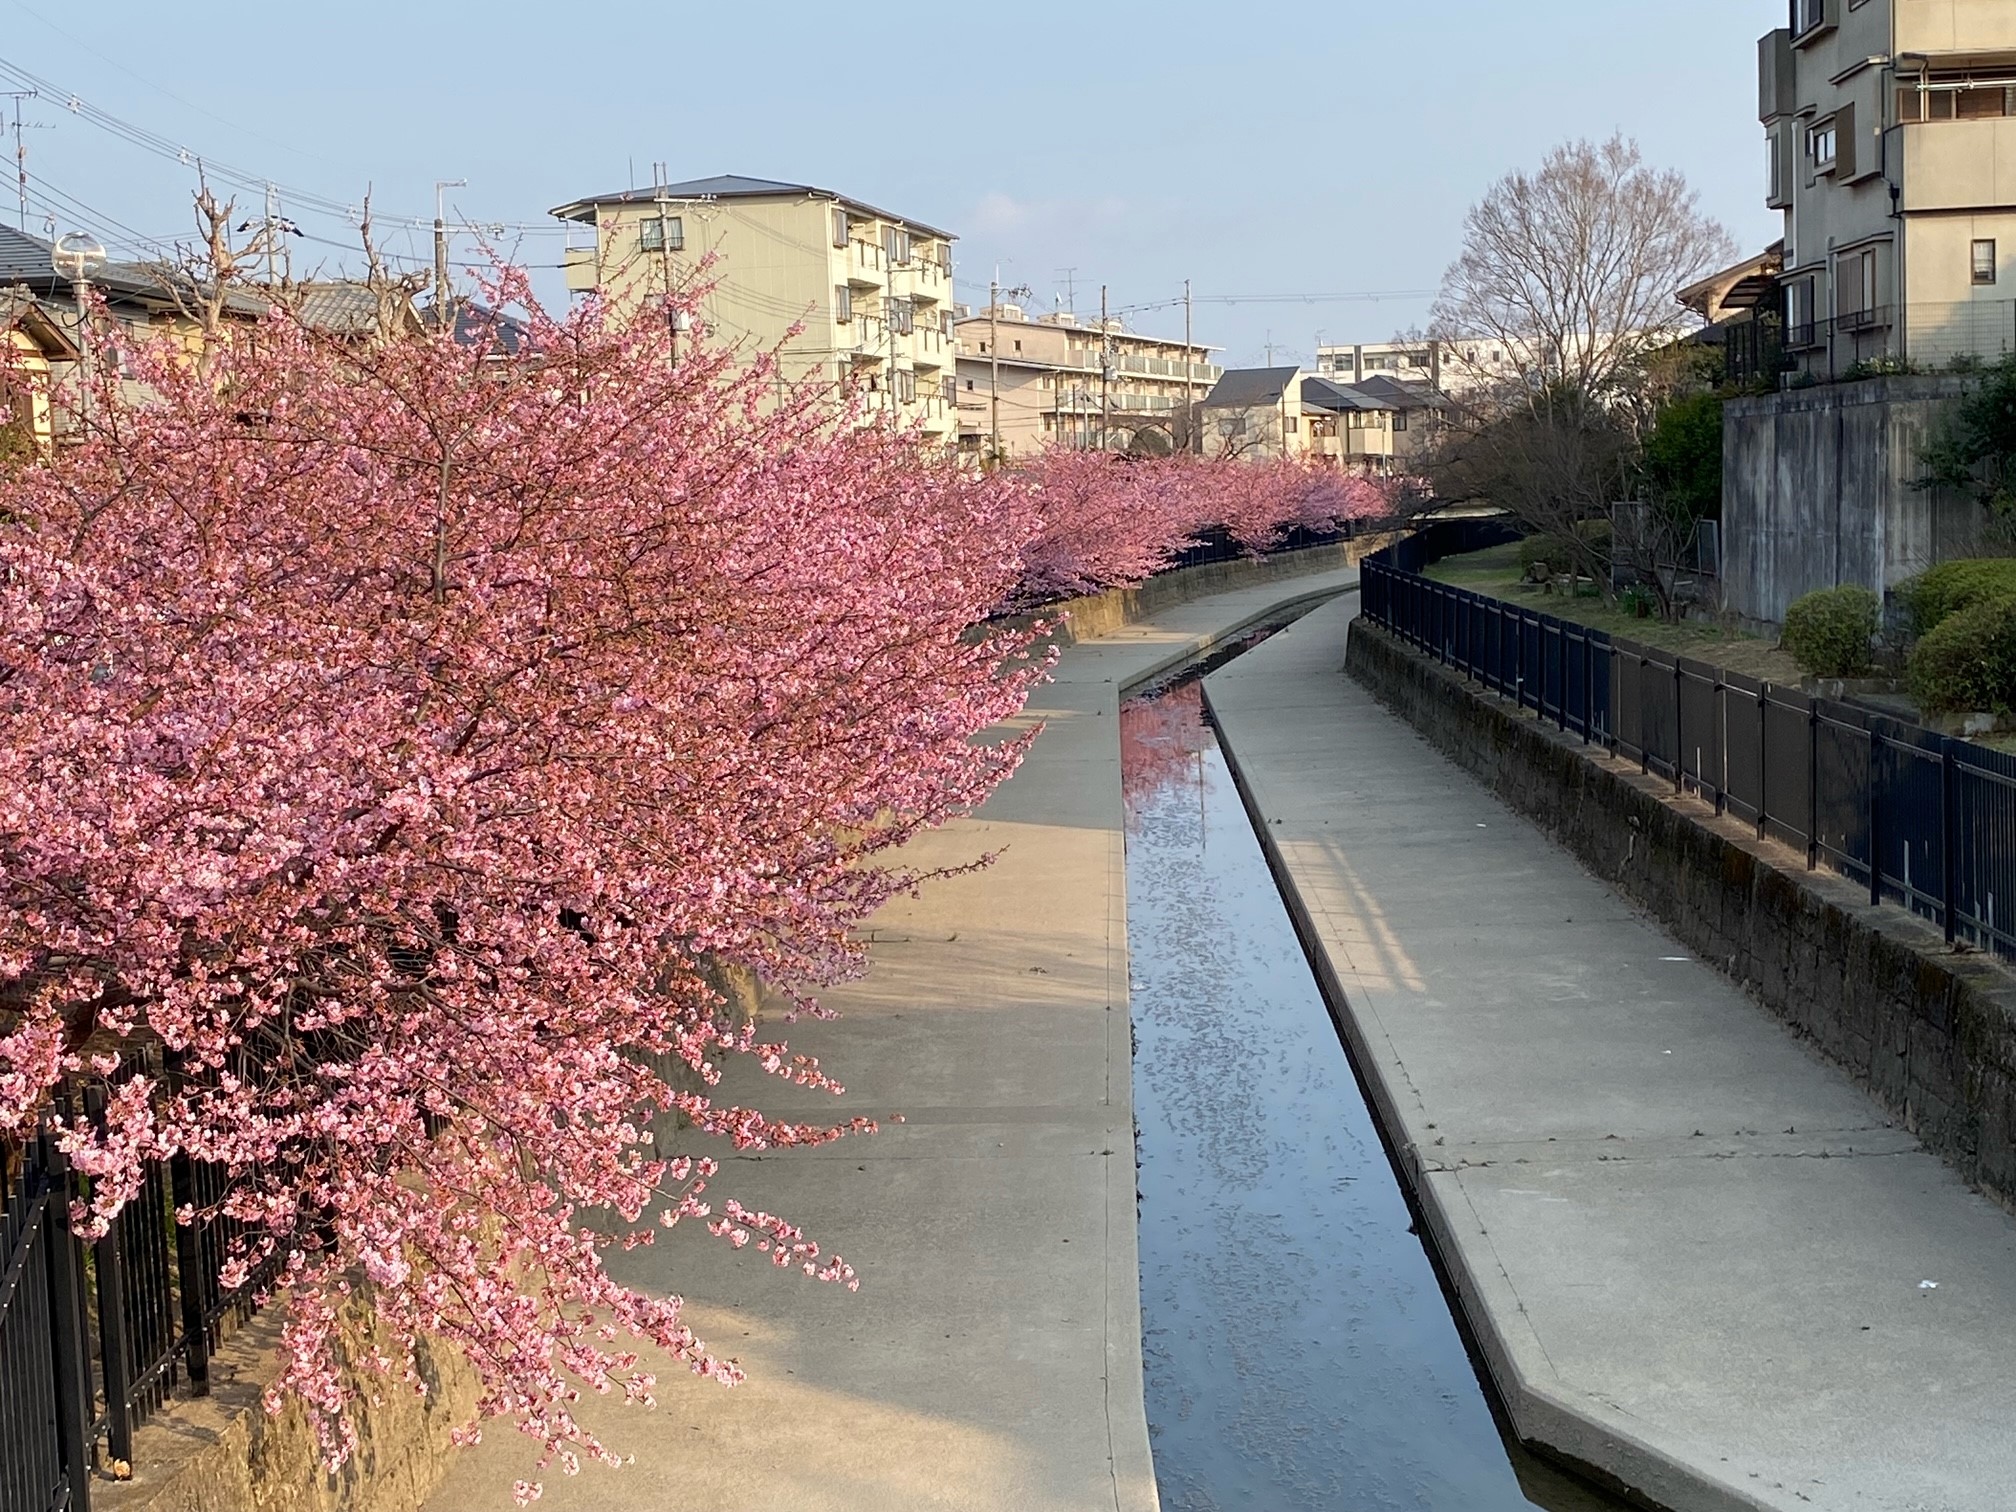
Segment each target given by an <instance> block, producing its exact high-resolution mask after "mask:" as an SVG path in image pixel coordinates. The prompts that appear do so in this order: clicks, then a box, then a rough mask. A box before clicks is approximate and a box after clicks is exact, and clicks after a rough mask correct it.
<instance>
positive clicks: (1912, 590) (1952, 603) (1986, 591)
mask: <svg viewBox="0 0 2016 1512" xmlns="http://www.w3.org/2000/svg"><path fill="white" fill-rule="evenodd" d="M1897 596H1898V597H1899V598H1901V599H1902V600H1903V601H1904V607H1905V609H1906V610H1907V611H1908V612H1909V614H1910V617H1911V633H1912V634H1913V635H1929V634H1931V632H1932V631H1934V630H1936V629H1938V628H1939V626H1940V625H1942V624H1944V623H1945V622H1946V621H1947V620H1948V619H1950V618H1951V617H1952V616H1953V615H1956V614H1958V613H1959V612H1960V611H1961V610H1963V609H1972V608H1973V607H1974V606H1975V605H1976V604H1987V603H1992V602H1993V601H1994V600H1996V599H2004V598H2016V557H1968V558H1964V559H1962V560H1960V561H1957V562H1941V563H1940V564H1939V565H1938V566H1937V567H1934V568H1933V569H1932V570H1931V571H1930V572H1925V573H1921V574H1919V575H1918V576H1917V577H1915V578H1912V579H1911V580H1910V581H1909V582H1908V583H1904V584H1901V585H1900V586H1899V587H1898V589H1897Z"/></svg>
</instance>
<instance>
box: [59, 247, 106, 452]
mask: <svg viewBox="0 0 2016 1512" xmlns="http://www.w3.org/2000/svg"><path fill="white" fill-rule="evenodd" d="M49 265H50V266H51V267H52V268H54V269H55V271H56V276H57V277H58V278H67V279H69V280H70V294H71V297H72V298H74V299H75V300H76V301H77V358H78V360H77V367H78V371H79V373H80V374H81V375H82V377H83V380H84V381H83V384H82V389H83V396H82V399H81V400H80V406H81V410H82V418H83V420H84V423H85V424H86V425H87V426H88V425H89V424H90V421H91V321H90V317H89V314H88V311H89V309H90V305H89V300H90V296H91V279H92V276H93V275H94V274H96V273H97V272H98V271H99V270H100V269H102V268H103V267H104V266H105V248H104V246H103V245H102V244H101V243H100V242H99V241H98V240H97V238H95V237H92V236H87V235H85V234H84V233H83V232H82V231H72V232H71V233H70V234H69V235H67V236H65V237H63V238H61V239H60V240H59V241H58V242H57V243H56V245H55V246H54V247H53V248H51V249H50V252H49Z"/></svg>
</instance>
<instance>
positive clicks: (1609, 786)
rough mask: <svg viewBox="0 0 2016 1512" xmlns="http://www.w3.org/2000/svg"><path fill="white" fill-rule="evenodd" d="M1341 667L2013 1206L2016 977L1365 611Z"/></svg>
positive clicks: (2015, 1180) (1960, 1168)
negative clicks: (1454, 666) (1550, 721)
mask: <svg viewBox="0 0 2016 1512" xmlns="http://www.w3.org/2000/svg"><path fill="white" fill-rule="evenodd" d="M1346 670H1347V672H1348V673H1349V674H1350V675H1351V676H1352V677H1353V678H1355V679H1356V680H1357V681H1358V682H1360V683H1361V684H1363V685H1364V686H1365V687H1366V688H1367V689H1368V690H1369V691H1370V692H1371V693H1372V694H1373V696H1374V697H1376V698H1377V699H1378V700H1379V701H1380V702H1381V703H1382V704H1385V705H1386V706H1387V707H1388V708H1390V709H1391V710H1393V712H1394V713H1396V714H1397V715H1399V716H1400V717H1401V718H1402V719H1405V720H1406V721H1407V722H1408V723H1409V724H1411V725H1413V726H1414V728H1415V729H1416V730H1418V731H1419V732H1420V733H1421V734H1422V735H1423V736H1424V737H1425V738H1426V739H1427V741H1428V743H1429V744H1430V745H1432V746H1434V747H1435V748H1436V749H1437V750H1439V751H1441V752H1442V753H1443V754H1444V755H1445V756H1448V757H1449V758H1450V759H1451V760H1453V761H1454V762H1455V763H1456V764H1457V765H1458V766H1460V767H1462V768H1463V769H1464V770H1466V771H1468V772H1469V773H1470V774H1471V775H1472V776H1474V777H1475V778H1477V780H1478V781H1480V782H1482V783H1483V784H1484V785H1485V786H1486V787H1488V788H1490V789H1491V791H1492V792H1493V793H1494V794H1496V795H1497V797H1498V798H1499V799H1500V800H1501V801H1503V802H1504V803H1506V804H1507V805H1508V806H1510V807H1511V808H1513V809H1515V810H1516V811H1518V812H1519V813H1520V814H1523V815H1524V816H1525V817H1526V818H1528V819H1530V820H1531V821H1533V822H1534V823H1535V824H1536V825H1538V826H1539V827H1540V828H1541V829H1542V830H1544V831H1545V832H1546V833H1547V834H1548V835H1550V836H1552V837H1553V838H1554V839H1555V840H1557V841H1559V842H1560V843H1561V844H1562V845H1564V846H1566V847H1567V849H1568V850H1569V851H1570V852H1572V853H1573V854H1574V855H1575V857H1576V858H1577V859H1578V860H1579V861H1580V862H1581V863H1582V864H1583V865H1584V866H1586V867H1587V868H1588V869H1589V870H1590V871H1592V872H1593V873H1595V874H1596V875H1597V876H1598V877H1600V878H1602V879H1603V880H1604V881H1605V882H1607V883H1609V884H1610V885H1611V886H1612V887H1614V888H1616V889H1617V890H1618V891H1619V892H1620V893H1622V894H1623V895H1624V896H1625V897H1627V898H1629V899H1630V900H1631V901H1632V902H1634V903H1636V904H1637V905H1639V906H1640V907H1642V908H1644V909H1645V910H1646V911H1647V912H1649V913H1651V914H1652V915H1653V916H1654V917H1656V918H1657V919H1658V920H1659V921H1660V922H1661V923H1662V924H1663V925H1664V926H1665V927H1666V928H1667V929H1668V930H1670V931H1671V932H1672V934H1673V935H1674V937H1675V938H1676V939H1678V940H1680V941H1681V942H1683V943H1684V944H1686V945H1687V946H1688V947H1689V948H1690V949H1692V950H1694V951H1695V952H1697V953H1698V954H1699V955H1701V956H1702V957H1703V958H1704V959H1705V960H1707V961H1709V962H1711V963H1713V964H1714V965H1716V966H1717V967H1719V968H1720V969H1722V970H1723V971H1724V972H1726V973H1727V974H1728V975H1729V976H1730V977H1732V978H1734V979H1735V980H1736V981H1737V982H1738V983H1739V984H1740V985H1742V986H1743V987H1744V988H1745V989H1746V990H1747V991H1749V992H1750V993H1751V994H1752V995H1753V996H1754V997H1755V998H1757V1000H1758V1001H1759V1002H1761V1003H1762V1004H1763V1005H1764V1006H1765V1007H1766V1008H1768V1009H1770V1011H1771V1012H1772V1013H1773V1014H1775V1015H1776V1016H1777V1017H1778V1018H1780V1019H1782V1020H1783V1021H1784V1022H1786V1023H1787V1024H1789V1025H1790V1026H1792V1027H1793V1028H1794V1029H1795V1030H1797V1031H1798V1032H1799V1033H1800V1034H1801V1035H1802V1036H1805V1037H1807V1038H1808V1039H1810V1040H1811V1042H1812V1043H1813V1044H1814V1045H1815V1046H1817V1047H1818V1048H1819V1049H1820V1050H1821V1051H1822V1052H1823V1053H1824V1054H1825V1055H1826V1056H1827V1057H1828V1058H1829V1059H1830V1060H1831V1061H1833V1062H1834V1063H1835V1064H1837V1065H1838V1066H1840V1067H1841V1068H1842V1069H1843V1070H1845V1071H1847V1072H1848V1073H1849V1075H1850V1076H1852V1077H1853V1078H1854V1079H1855V1081H1856V1082H1857V1083H1858V1084H1860V1085H1861V1086H1862V1087H1864V1088H1865V1089H1866V1090H1868V1091H1869V1092H1870V1093H1871V1094H1873V1095H1874V1096H1875V1097H1876V1098H1877V1099H1878V1100H1879V1101H1880V1102H1881V1103H1882V1104H1883V1105H1884V1106H1885V1107H1886V1108H1888V1109H1889V1110H1890V1111H1891V1112H1892V1113H1893V1114H1894V1115H1896V1116H1897V1117H1899V1118H1900V1119H1901V1120H1902V1121H1903V1123H1904V1124H1905V1126H1906V1127H1907V1128H1909V1129H1910V1130H1911V1131H1912V1132H1913V1133H1915V1134H1916V1135H1917V1136H1918V1137H1919V1138H1921V1139H1923V1140H1924V1141H1925V1143H1926V1145H1927V1146H1928V1147H1929V1148H1931V1149H1932V1150H1933V1151H1935V1152H1936V1153H1938V1154H1939V1155H1940V1156H1941V1157H1942V1158H1944V1159H1945V1160H1946V1161H1947V1162H1948V1163H1949V1164H1951V1165H1952V1166H1953V1167H1954V1168H1955V1169H1957V1170H1958V1171H1959V1172H1960V1173H1961V1175H1963V1176H1964V1177H1965V1178H1966V1179H1967V1180H1969V1181H1970V1182H1973V1183H1974V1184H1975V1185H1976V1186H1978V1187H1979V1188H1980V1189H1981V1190H1982V1191H1984V1192H1985V1193H1987V1194H1988V1195H1989V1196H1990V1197H1992V1198H1994V1199H1995V1200H1996V1201H1998V1202H2000V1203H2001V1204H2002V1205H2003V1206H2004V1207H2008V1208H2010V1209H2012V1210H2016V973H2012V972H2011V971H2010V970H2009V969H2008V968H2006V967H2004V966H2003V965H2002V964H2000V963H1999V962H1997V961H1995V960H1993V959H1991V958H1989V957H1985V956H1982V955H1978V954H1957V953H1955V952H1954V951H1953V950H1952V949H1951V948H1949V947H1948V946H1947V944H1946V942H1945V940H1944V939H1943V938H1942V937H1941V935H1940V933H1939V931H1937V930H1935V929H1933V928H1931V927H1930V926H1929V925H1927V924H1925V923H1924V922H1923V921H1921V920H1919V919H1917V918H1916V917H1914V916H1913V915H1911V914H1909V913H1907V912H1906V911H1905V910H1903V909H1900V908H1887V907H1886V908H1875V907H1872V906H1870V903H1869V899H1868V894H1867V892H1866V890H1864V889H1861V888H1858V887H1855V886H1853V885H1852V884H1850V883H1849V882H1847V881H1845V880H1844V879H1842V878H1839V877H1835V876H1833V875H1832V874H1830V873H1826V872H1808V871H1807V870H1806V864H1805V858H1804V856H1801V855H1797V854H1795V853H1794V852H1792V851H1791V850H1789V849H1787V848H1786V847H1784V846H1780V845H1777V844H1775V843H1771V842H1763V841H1759V840H1758V839H1757V838H1756V832H1755V830H1754V828H1752V827H1750V826H1747V825H1743V824H1740V823H1738V822H1737V821H1735V820H1732V819H1727V818H1718V817H1716V815H1715V814H1714V811H1713V810H1712V809H1711V808H1710V807H1709V806H1708V805H1706V804H1704V803H1701V802H1699V801H1698V800H1695V799H1691V798H1683V797H1679V796H1677V795H1676V794H1675V793H1674V791H1673V786H1672V784H1671V783H1670V782H1666V781H1663V780H1661V779H1658V778H1655V777H1648V776H1646V775H1644V774H1642V773H1641V772H1640V771H1639V769H1638V768H1637V766H1635V765H1633V764H1630V763H1626V762H1620V761H1618V760H1616V759H1614V758H1612V757H1610V756H1608V755H1607V754H1605V753H1604V752H1603V751H1602V749H1601V748H1600V747H1593V746H1584V745H1583V744H1582V743H1581V742H1580V741H1579V740H1578V739H1576V738H1575V737H1573V736H1567V735H1563V734H1561V733H1560V732H1558V731H1556V730H1554V729H1552V728H1551V727H1548V726H1545V725H1542V724H1540V723H1539V722H1538V720H1536V719H1535V718H1534V717H1533V716H1532V715H1531V714H1529V713H1526V712H1524V711H1521V710H1517V709H1515V708H1513V707H1512V706H1511V705H1510V704H1507V703H1505V702H1503V701H1502V700H1500V699H1498V698H1496V697H1495V696H1492V695H1489V694H1486V693H1484V692H1482V691H1481V690H1479V689H1477V688H1475V687H1474V686H1473V685H1472V684H1470V683H1468V682H1467V681H1466V680H1465V679H1464V678H1462V677H1461V676H1460V675H1459V674H1457V673H1455V672H1452V671H1451V670H1449V669H1448V668H1446V667H1444V666H1442V665H1440V664H1439V663H1437V662H1434V661H1431V660H1430V659H1428V658H1427V657H1425V656H1422V655H1420V654H1419V653H1417V652H1416V651H1414V650H1413V649H1412V648H1410V647H1408V646H1406V645H1404V644H1403V643H1402V642H1400V641H1398V640H1396V639H1395V638H1393V637H1392V636H1389V635H1387V634H1386V633H1385V632H1384V631H1382V630H1379V629H1377V628H1376V627H1374V626H1372V625H1370V624H1368V623H1366V622H1365V621H1363V620H1360V621H1357V622H1355V623H1354V624H1353V625H1352V627H1351V634H1350V640H1349V649H1348V651H1347V654H1346Z"/></svg>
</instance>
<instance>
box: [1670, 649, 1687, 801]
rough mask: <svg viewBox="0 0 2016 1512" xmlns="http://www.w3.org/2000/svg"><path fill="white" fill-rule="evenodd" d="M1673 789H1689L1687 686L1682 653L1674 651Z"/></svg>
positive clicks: (1680, 790)
mask: <svg viewBox="0 0 2016 1512" xmlns="http://www.w3.org/2000/svg"><path fill="white" fill-rule="evenodd" d="M1673 791H1674V792H1675V793H1684V792H1686V791H1687V688H1686V679H1685V678H1683V677H1682V676H1681V675H1680V653H1679V652H1678V651H1675V652H1674V653H1673Z"/></svg>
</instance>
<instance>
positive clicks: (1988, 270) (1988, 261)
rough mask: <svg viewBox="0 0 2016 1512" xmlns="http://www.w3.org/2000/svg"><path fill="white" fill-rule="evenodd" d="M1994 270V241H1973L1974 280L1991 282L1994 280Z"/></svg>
mask: <svg viewBox="0 0 2016 1512" xmlns="http://www.w3.org/2000/svg"><path fill="white" fill-rule="evenodd" d="M1996 272H1997V264H1996V258H1995V243H1994V242H1992V241H1977V242H1976V243H1974V282H1976V283H1977V284H1992V283H1993V282H1995V276H1996Z"/></svg>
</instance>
